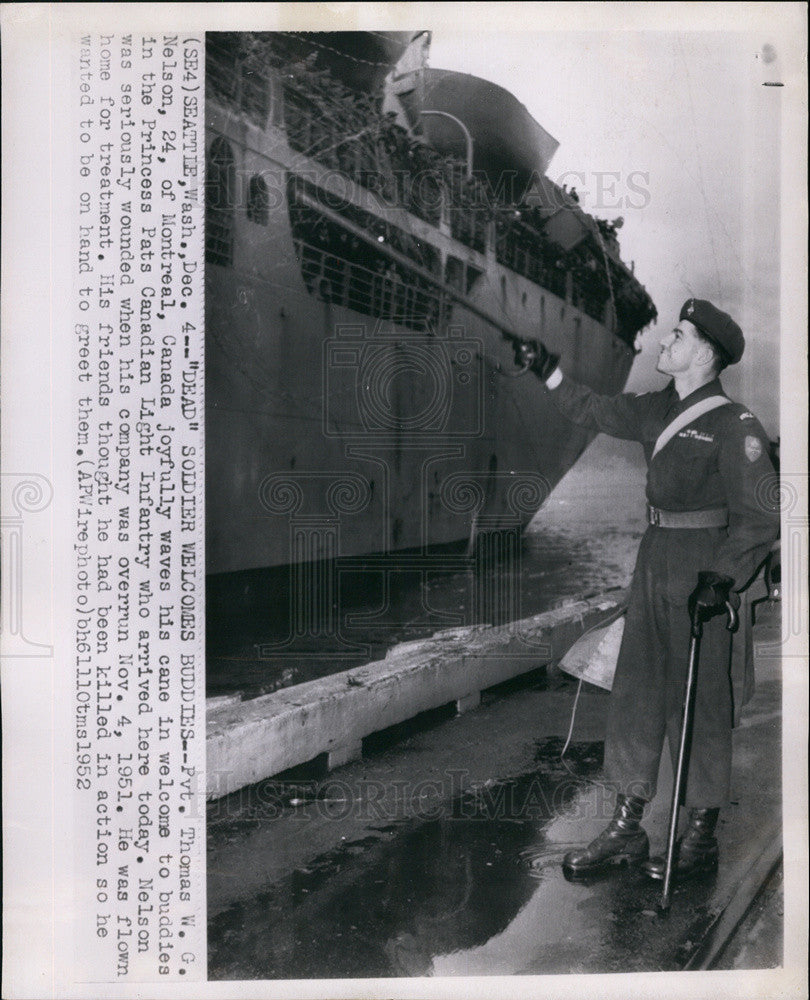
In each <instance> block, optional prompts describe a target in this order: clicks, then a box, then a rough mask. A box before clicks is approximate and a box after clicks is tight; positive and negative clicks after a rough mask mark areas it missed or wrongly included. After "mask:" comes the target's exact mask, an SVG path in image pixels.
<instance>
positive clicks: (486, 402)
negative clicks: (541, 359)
mask: <svg viewBox="0 0 810 1000" xmlns="http://www.w3.org/2000/svg"><path fill="white" fill-rule="evenodd" d="M271 120H272V116H271ZM207 128H208V140H207V144H208V147H209V149H210V147H211V143H212V142H214V141H216V139H217V138H220V139H224V140H225V141H226V142H227V143H228V144H229V147H230V149H231V150H232V151H233V157H234V164H233V166H234V176H235V177H236V179H237V182H238V181H239V179H244V183H245V184H246V183H247V178H249V177H253V176H257V175H259V176H261V177H263V178H264V180H265V182H266V185H267V189H268V197H267V202H266V215H265V218H264V220H263V221H262V222H261V224H259V223H257V222H256V221H255V220H254V219H252V218H251V217H250V213H249V212H246V211H245V210H244V209H241V208H239V205H240V204H241V201H240V199H237V200H236V208H235V209H234V212H233V218H232V233H231V235H232V260H231V262H230V266H220V265H217V264H211V263H208V264H207V265H206V523H207V570H208V572H209V573H222V572H231V571H237V570H246V569H254V568H260V567H269V566H274V565H282V564H288V563H298V562H305V561H312V560H320V559H323V558H330V557H332V556H337V555H340V556H351V555H359V554H363V553H369V552H387V551H391V550H401V549H413V548H423V547H427V546H432V545H436V544H439V543H447V542H453V541H456V540H459V539H467V538H469V537H470V536H471V534H472V533H474V532H478V531H490V530H500V529H508V528H515V527H516V526H520V527H523V526H525V525H526V524H527V523H528V521H529V520H530V519H531V517H532V516H533V514H534V513H535V511H536V510H537V509H538V508H539V506H540V505H541V504H542V503H543V501H544V500H545V499H546V496H547V494H548V492H549V491H550V489H552V488H553V487H554V485H555V484H556V483H557V482H558V481H559V479H560V478H561V477H562V476H563V474H564V473H565V472H566V471H567V470H568V469H569V468H570V467H571V465H572V464H573V463H574V462H575V461H576V460H577V458H578V457H579V455H580V454H581V453H582V451H583V449H584V448H585V447H586V445H587V444H588V441H589V440H590V435H589V434H588V433H587V432H585V431H583V430H581V429H579V428H575V427H573V426H572V425H571V424H570V423H568V422H567V421H565V420H564V419H563V418H562V417H561V416H560V415H559V414H557V413H556V412H555V410H554V409H553V407H552V406H551V405H550V403H549V402H548V401H547V399H546V398H545V395H544V393H543V391H542V389H541V387H540V386H539V384H538V383H537V380H536V379H535V378H534V377H533V376H532V375H526V376H524V377H519V378H514V377H510V375H509V374H508V373H514V371H515V368H514V365H513V362H512V349H511V347H510V345H509V343H508V342H507V341H506V340H505V339H504V338H503V335H502V332H501V329H499V328H498V326H497V325H495V324H493V323H491V322H487V321H486V320H484V319H483V318H482V317H481V316H480V315H479V314H478V311H483V312H484V313H485V314H488V315H489V316H491V317H495V318H496V319H497V320H498V321H499V322H502V323H503V324H504V325H506V326H507V327H508V328H510V329H512V330H514V331H516V332H517V333H518V334H519V335H520V336H523V337H526V338H532V337H536V338H540V339H542V340H543V342H544V343H545V344H546V345H547V346H548V347H549V348H550V349H551V350H553V351H556V352H559V354H560V355H561V358H562V360H563V363H564V366H565V368H566V370H567V371H569V372H571V373H572V374H573V375H574V376H575V377H577V378H578V379H580V380H581V381H583V382H585V383H587V384H589V385H591V386H593V387H594V388H596V389H598V390H599V391H602V392H608V393H614V392H618V391H620V390H621V389H622V387H623V386H624V383H625V381H626V379H627V376H628V373H629V370H630V366H631V364H632V359H633V352H632V350H631V349H630V348H629V347H628V346H627V344H625V343H624V342H623V341H621V340H620V339H618V338H617V337H616V336H614V334H613V333H612V332H611V331H610V330H609V329H608V328H607V327H606V325H604V324H602V323H600V322H597V321H596V320H595V319H593V318H591V317H590V316H588V315H587V314H586V313H584V312H583V311H581V310H580V309H578V308H576V307H575V306H574V305H573V304H572V303H571V302H570V301H568V302H566V301H565V299H564V298H562V297H560V296H557V295H555V294H552V292H550V291H549V290H547V289H545V288H542V287H540V286H539V285H538V284H535V283H534V282H532V281H530V280H528V279H527V278H524V277H522V276H521V275H519V274H517V273H515V272H514V271H511V270H509V269H507V268H504V267H503V266H501V265H500V264H498V263H497V262H496V260H495V258H494V255H491V254H490V253H488V254H487V255H484V254H482V253H478V252H477V251H475V250H472V249H470V248H469V247H467V246H466V245H464V244H462V243H460V242H458V241H457V240H455V239H453V238H452V237H451V236H450V234H449V231H448V230H447V229H446V227H445V228H444V229H442V228H436V227H434V226H431V225H430V224H428V223H427V222H425V221H423V220H422V219H419V218H417V217H416V216H413V215H409V214H408V213H406V212H405V211H404V210H402V209H398V208H394V207H388V206H386V205H384V204H383V203H382V202H381V201H380V200H379V199H375V198H373V197H372V196H371V195H370V194H369V192H367V191H365V190H364V189H362V188H360V187H358V186H356V185H351V184H350V183H348V182H347V179H346V178H345V177H342V176H341V175H340V174H339V173H337V172H336V171H334V170H331V171H330V170H329V169H326V168H324V166H322V165H321V164H319V163H318V162H316V161H315V160H311V159H308V158H307V157H305V156H303V155H302V154H301V153H298V152H295V151H293V150H291V149H290V147H289V145H288V143H287V140H286V137H285V133H284V129H283V128H282V127H281V125H280V124H276V125H273V124H269V125H268V126H267V127H266V128H263V129H260V128H258V127H257V126H255V125H254V124H251V123H250V122H249V121H248V120H247V119H246V118H245V117H244V116H240V115H239V114H238V113H235V112H234V111H232V110H230V109H226V108H223V107H222V106H220V105H218V104H217V103H215V102H213V101H209V103H208V118H207ZM291 177H305V178H306V179H307V182H308V183H309V184H310V185H313V186H314V187H315V188H317V190H318V191H319V192H320V195H319V197H320V198H322V199H323V201H324V209H325V211H327V212H329V211H331V210H332V209H334V207H335V206H337V207H338V208H340V206H345V205H347V204H351V205H354V206H362V208H363V209H364V210H365V211H367V212H371V213H372V214H374V215H377V216H378V217H379V218H380V219H385V220H387V221H388V222H389V223H391V224H393V225H395V226H397V227H398V228H399V229H400V230H404V231H406V232H407V233H409V234H412V235H413V236H414V237H415V238H416V239H418V240H419V241H420V242H421V243H422V244H423V245H430V246H432V247H433V248H435V252H437V253H439V254H441V257H442V260H446V259H447V256H448V255H451V256H453V257H456V258H457V259H459V260H461V261H462V262H463V263H464V264H465V266H467V267H468V270H467V271H465V273H466V274H467V275H471V276H475V277H474V279H468V283H467V287H466V290H465V291H466V297H467V301H468V303H470V305H474V306H475V307H476V311H472V309H471V308H465V307H464V306H463V305H462V304H460V303H459V302H458V301H455V302H453V301H447V302H444V304H443V305H442V308H441V310H439V311H438V312H437V314H436V316H435V317H434V320H435V321H434V322H430V323H427V324H426V328H424V329H421V330H415V329H413V328H408V327H406V326H404V325H402V323H401V322H398V316H397V310H396V308H395V306H394V301H393V300H394V297H396V296H397V295H398V294H399V290H398V289H396V288H394V287H392V286H391V284H390V283H386V280H385V279H384V277H383V276H379V282H378V284H377V285H376V286H374V287H372V284H370V285H369V287H368V289H364V290H362V295H363V296H365V297H366V298H364V300H363V301H364V302H366V301H367V300H368V297H369V296H375V298H374V302H375V303H377V304H379V308H378V309H377V315H376V316H375V315H373V312H374V309H375V308H376V307H375V306H369V307H368V308H364V309H363V311H360V310H358V309H356V308H353V306H352V303H353V301H355V302H356V301H357V300H356V298H355V299H354V300H353V299H352V295H351V290H350V289H349V290H347V291H346V294H345V295H344V296H343V299H342V300H341V297H340V296H338V295H335V294H334V293H333V289H331V286H327V290H328V292H329V294H326V293H324V291H323V289H324V286H323V284H322V282H323V281H324V280H326V278H324V275H327V276H328V268H327V267H326V266H325V265H324V266H323V267H322V273H321V274H320V276H319V275H318V274H315V273H314V269H316V268H317V267H318V266H321V265H319V264H318V258H317V257H312V260H314V261H315V263H312V262H310V270H309V271H307V270H306V267H304V268H302V253H303V251H302V247H301V244H300V241H296V239H295V238H294V233H293V227H292V225H291V218H290V205H289V203H288V202H289V197H288V195H289V183H290V178H291ZM347 238H350V237H347ZM312 254H315V251H312V252H311V256H312ZM321 264H323V262H321ZM369 275H371V277H370V278H369V281H370V282H373V281H376V280H377V279H376V278H375V277H374V275H372V274H371V271H369ZM386 296H387V297H388V298H387V299H386Z"/></svg>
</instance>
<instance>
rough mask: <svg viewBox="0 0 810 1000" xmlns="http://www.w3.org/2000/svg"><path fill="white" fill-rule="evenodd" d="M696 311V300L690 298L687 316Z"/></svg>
mask: <svg viewBox="0 0 810 1000" xmlns="http://www.w3.org/2000/svg"><path fill="white" fill-rule="evenodd" d="M694 312H695V300H694V299H690V300H689V305H688V306H687V308H686V315H687V316H692V315H693V314H694Z"/></svg>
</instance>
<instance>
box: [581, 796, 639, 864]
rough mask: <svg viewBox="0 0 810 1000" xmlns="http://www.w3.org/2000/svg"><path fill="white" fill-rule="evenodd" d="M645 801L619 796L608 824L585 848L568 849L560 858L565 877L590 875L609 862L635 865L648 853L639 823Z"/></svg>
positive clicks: (633, 797)
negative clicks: (561, 858)
mask: <svg viewBox="0 0 810 1000" xmlns="http://www.w3.org/2000/svg"><path fill="white" fill-rule="evenodd" d="M645 805H646V801H645V800H644V799H639V798H636V797H635V796H633V795H620V796H619V798H618V800H617V802H616V811H615V812H614V814H613V819H612V820H611V821H610V823H609V824H608V826H607V827H606V828H605V829H604V830H603V831H602V832H601V833H600V834H599V836H598V837H597V838H596V840H592V841H591V843H590V844H588V846H587V847H584V848H580V849H579V850H576V851H569V852H568V854H566V855H565V857H564V858H563V865H562V866H563V872H564V873H565V874H566V875H567V876H569V877H577V876H582V875H593V874H595V873H596V872H600V871H603V870H604V869H605V868H607V867H608V866H609V865H616V864H622V863H627V864H635V863H636V862H639V861H643V860H644V859H645V858H646V857H647V855H648V854H649V853H650V842H649V840H648V839H647V834H646V833H645V832H644V831H643V830H642V829H641V827H640V826H639V823H640V821H641V816H642V813H643V812H644V806H645Z"/></svg>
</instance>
